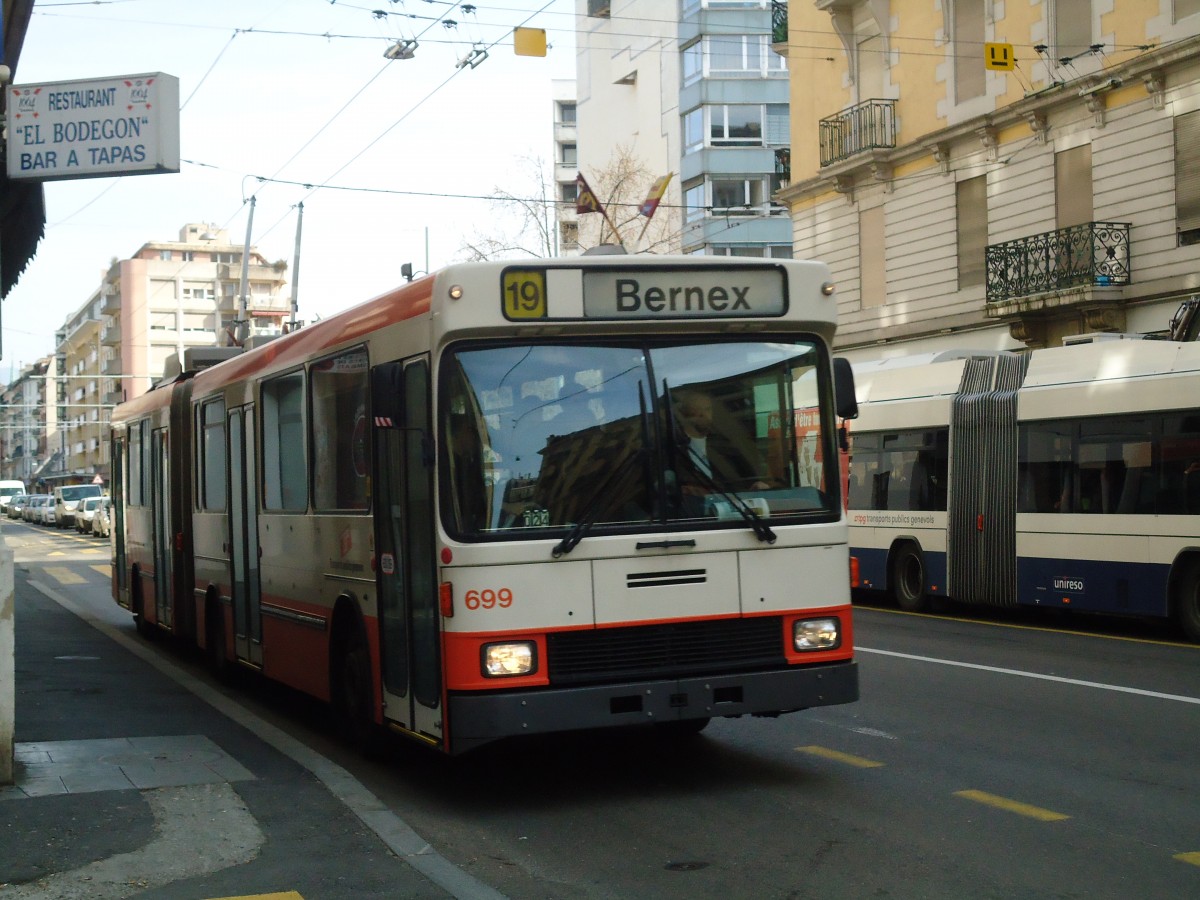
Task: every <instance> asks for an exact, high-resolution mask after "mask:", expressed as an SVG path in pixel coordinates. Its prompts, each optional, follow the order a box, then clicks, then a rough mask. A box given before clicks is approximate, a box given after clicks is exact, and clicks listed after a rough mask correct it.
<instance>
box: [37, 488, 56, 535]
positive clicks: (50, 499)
mask: <svg viewBox="0 0 1200 900" xmlns="http://www.w3.org/2000/svg"><path fill="white" fill-rule="evenodd" d="M37 523H38V524H39V525H46V526H50V527H53V525H54V495H53V494H47V495H46V496H45V498H44V499H43V500H42V502H41V503H40V504H38V514H37Z"/></svg>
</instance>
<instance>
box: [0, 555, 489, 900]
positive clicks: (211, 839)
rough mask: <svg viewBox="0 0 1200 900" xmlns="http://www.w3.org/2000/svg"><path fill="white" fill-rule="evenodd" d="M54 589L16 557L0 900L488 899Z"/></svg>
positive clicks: (267, 733)
mask: <svg viewBox="0 0 1200 900" xmlns="http://www.w3.org/2000/svg"><path fill="white" fill-rule="evenodd" d="M33 568H34V574H33V577H35V578H36V577H38V575H37V572H36V567H33ZM88 589H89V590H91V589H92V588H91V586H89V588H88ZM49 593H50V594H51V595H52V596H47V593H44V592H43V591H42V590H40V589H39V588H37V587H35V586H34V585H32V584H30V582H29V575H28V574H27V573H26V572H24V571H22V567H20V566H18V570H17V573H16V679H15V686H16V727H15V740H16V764H15V773H14V774H15V781H16V784H15V786H10V787H0V900H8V898H32V897H38V898H48V900H49V898H53V900H59V898H63V900H66V898H88V900H103V898H117V897H130V896H144V897H147V898H179V900H202V898H217V897H234V896H236V897H246V896H254V895H268V896H278V897H286V898H289V900H299V898H303V900H321V898H370V897H381V898H382V897H387V898H410V897H411V898H426V897H428V898H435V897H439V898H440V897H447V896H457V897H498V896H499V895H498V894H497V893H496V892H494V891H492V890H491V889H490V888H488V887H486V886H485V885H481V884H479V883H478V882H475V881H474V880H473V879H471V878H470V877H469V876H467V875H465V873H462V872H461V871H459V870H457V869H455V868H454V867H453V866H451V865H450V864H449V863H448V862H446V861H445V860H444V859H443V858H442V857H440V856H439V855H437V854H436V853H434V852H433V851H432V850H431V849H430V848H429V847H428V846H427V845H425V844H424V843H423V842H422V841H421V840H420V838H419V837H418V836H417V835H416V834H415V833H413V832H411V830H410V829H408V828H407V826H406V825H404V823H403V822H401V821H400V820H399V819H398V818H396V817H395V816H394V815H393V814H391V813H390V811H387V810H385V809H382V804H380V803H379V802H378V801H377V800H374V798H373V797H371V796H370V794H369V793H368V792H367V791H366V790H365V789H364V788H362V786H361V785H360V784H358V782H357V781H355V780H354V779H353V778H352V776H350V775H349V773H348V772H346V771H345V770H344V769H341V768H340V767H338V766H336V765H334V764H333V763H332V762H329V761H328V760H325V759H324V758H323V757H320V756H319V755H318V754H316V753H315V752H313V751H311V750H308V749H307V748H305V747H303V745H301V744H300V743H299V742H298V741H294V739H291V738H289V737H288V736H286V735H283V734H282V733H278V734H275V733H273V732H278V730H277V729H273V726H270V725H268V724H267V723H264V722H261V720H257V719H254V717H253V716H251V715H250V714H249V713H245V712H244V711H242V713H241V716H240V717H239V721H234V720H232V719H231V718H229V717H227V715H225V714H224V712H225V711H227V710H221V711H219V710H218V708H214V706H213V705H212V703H213V702H217V703H218V706H225V707H236V704H234V703H233V701H230V700H229V699H228V698H225V697H223V696H222V695H220V694H219V692H216V691H214V690H213V689H212V688H211V687H207V686H205V685H202V684H199V683H197V684H196V685H195V686H194V690H195V691H198V692H199V696H198V695H197V693H195V692H194V690H189V689H186V688H185V687H184V686H183V685H182V684H181V683H179V682H177V681H176V680H174V679H175V678H177V677H180V675H179V674H178V673H174V674H170V673H169V674H164V672H163V671H162V670H161V667H162V666H163V663H157V664H156V663H155V662H154V661H153V660H152V659H150V660H148V659H144V658H141V656H140V655H139V654H137V653H135V652H134V650H131V649H127V647H126V646H123V642H118V640H115V639H114V637H113V636H111V634H114V633H115V632H113V629H112V628H111V626H107V625H103V624H101V625H99V626H95V625H93V624H89V622H88V621H85V619H84V618H81V617H80V615H79V614H77V612H78V613H82V614H83V615H86V612H84V611H83V610H82V609H79V608H78V607H76V611H75V612H72V611H69V609H68V608H64V605H63V604H66V606H67V607H72V606H73V602H72V601H71V599H70V597H69V596H68V595H67V593H66V592H62V593H59V592H56V591H53V590H51V591H49ZM106 630H107V631H108V632H109V633H105V631H106ZM117 637H118V638H119V637H120V635H117ZM135 649H136V648H135ZM167 665H169V663H168V664H167ZM182 677H183V679H184V682H185V683H186V681H187V680H188V677H187V676H186V674H185V675H183V676H182ZM206 692H207V694H206ZM202 698H203V699H202ZM228 711H230V712H232V713H233V714H234V715H237V711H236V709H229V710H228ZM251 719H254V721H253V722H251V721H250V720H251ZM264 738H265V739H264ZM289 741H290V742H292V744H294V745H295V746H291V745H290V744H289V743H288V742H289ZM306 754H308V756H306ZM331 785H332V787H331ZM373 800H374V804H372V803H371V801H373Z"/></svg>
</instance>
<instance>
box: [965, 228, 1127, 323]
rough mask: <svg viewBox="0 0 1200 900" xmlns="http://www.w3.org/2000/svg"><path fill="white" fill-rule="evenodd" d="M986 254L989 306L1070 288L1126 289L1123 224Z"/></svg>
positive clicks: (1071, 231)
mask: <svg viewBox="0 0 1200 900" xmlns="http://www.w3.org/2000/svg"><path fill="white" fill-rule="evenodd" d="M986 253H987V302H988V304H989V305H992V304H1003V303H1006V302H1008V301H1012V300H1015V299H1017V298H1021V297H1031V296H1033V295H1035V294H1047V293H1053V292H1055V291H1062V290H1067V289H1070V288H1095V287H1124V286H1125V285H1127V284H1129V223H1128V222H1085V223H1084V224H1083V225H1074V226H1072V227H1070V228H1060V229H1058V230H1057V231H1048V232H1045V233H1044V234H1035V235H1032V236H1030V237H1024V238H1018V239H1017V240H1015V241H1005V242H1004V243H1003V244H991V245H990V246H988V247H987V249H986Z"/></svg>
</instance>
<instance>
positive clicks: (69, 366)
mask: <svg viewBox="0 0 1200 900" xmlns="http://www.w3.org/2000/svg"><path fill="white" fill-rule="evenodd" d="M100 308H101V299H100V291H99V290H97V291H96V292H95V293H93V294H92V296H91V297H89V298H88V300H87V302H86V303H84V304H83V305H82V306H81V307H80V308H79V309H78V310H76V311H75V313H74V314H73V315H71V316H70V318H68V319H67V321H66V322H64V323H63V327H62V328H61V329H59V331H58V333H57V334H56V335H55V344H56V347H57V352H56V354H55V357H56V359H57V363H58V365H57V370H58V372H59V376H58V379H57V382H56V391H55V394H56V400H57V403H56V405H57V413H58V421H59V430H58V441H59V444H58V447H56V448H55V449H56V450H57V451H58V461H59V465H58V466H57V467H56V469H57V471H56V472H54V474H55V475H57V476H60V478H61V477H65V478H67V479H69V480H90V479H92V478H94V477H95V476H96V475H99V476H100V477H101V478H102V479H103V480H104V481H107V480H108V477H109V475H110V474H111V466H110V464H109V454H108V420H109V415H108V414H109V411H110V410H111V409H112V405H113V404H114V403H115V402H117V401H118V399H119V395H118V394H116V392H115V391H114V389H113V388H112V384H111V380H110V379H106V378H105V376H104V372H103V368H104V363H103V354H102V352H101V351H102V346H101V343H100V331H101V321H100V320H101V314H100ZM106 387H107V390H105V388H106Z"/></svg>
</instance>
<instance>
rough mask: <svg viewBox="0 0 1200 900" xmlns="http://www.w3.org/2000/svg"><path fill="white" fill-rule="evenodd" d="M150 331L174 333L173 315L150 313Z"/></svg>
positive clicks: (170, 313)
mask: <svg viewBox="0 0 1200 900" xmlns="http://www.w3.org/2000/svg"><path fill="white" fill-rule="evenodd" d="M150 330H151V331H174V330H175V313H173V312H168V313H156V312H152V313H150Z"/></svg>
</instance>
